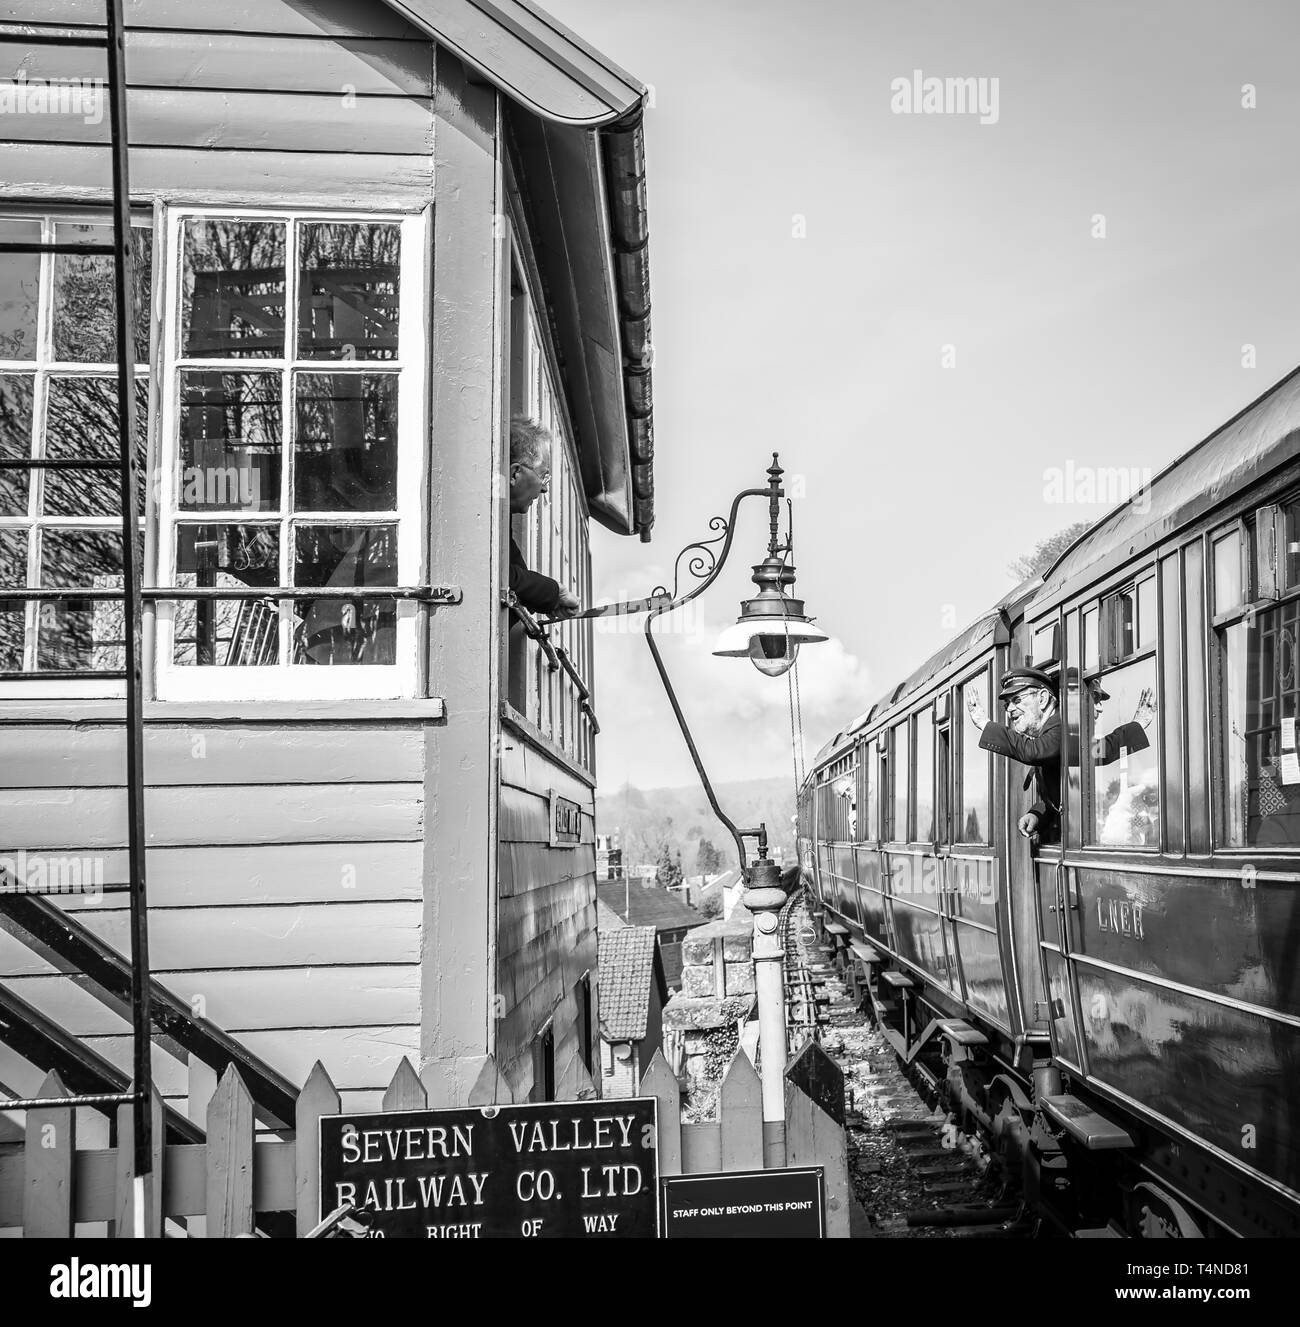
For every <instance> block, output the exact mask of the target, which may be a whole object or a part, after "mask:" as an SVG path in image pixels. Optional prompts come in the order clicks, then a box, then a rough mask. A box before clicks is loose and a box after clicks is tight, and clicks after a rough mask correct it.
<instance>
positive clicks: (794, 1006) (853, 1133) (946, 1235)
mask: <svg viewBox="0 0 1300 1327" xmlns="http://www.w3.org/2000/svg"><path fill="white" fill-rule="evenodd" d="M781 926H782V940H783V943H784V953H785V976H786V992H787V996H786V1000H787V1004H786V1023H787V1030H788V1036H789V1044H790V1052H791V1054H792V1055H793V1054H795V1053H796V1052H797V1051H798V1049H799V1047H800V1046H801V1045H803V1043H804V1041H805V1040H806V1039H807V1038H809V1037H811V1038H812V1039H813V1040H815V1041H817V1042H819V1043H820V1044H821V1047H822V1049H823V1050H825V1051H826V1052H827V1054H828V1055H830V1056H831V1058H832V1059H833V1060H835V1061H836V1063H837V1064H838V1065H839V1066H840V1068H841V1069H842V1070H843V1072H844V1086H845V1096H846V1106H847V1110H848V1114H847V1119H846V1124H847V1130H846V1133H847V1141H848V1151H849V1174H850V1177H851V1181H852V1184H853V1189H854V1194H855V1196H856V1198H857V1200H858V1202H859V1203H860V1204H861V1205H862V1207H863V1209H864V1210H865V1211H866V1213H867V1215H868V1217H869V1218H870V1221H871V1234H872V1235H876V1236H880V1237H883V1238H892V1239H899V1238H903V1239H907V1238H930V1239H1024V1238H1028V1237H1030V1236H1032V1235H1033V1234H1035V1233H1036V1228H1037V1222H1036V1220H1034V1219H1033V1217H1032V1214H1027V1213H1026V1211H1025V1209H1024V1208H1023V1206H1022V1205H1021V1203H1020V1202H1019V1200H1018V1199H1015V1198H1012V1197H1010V1196H1008V1194H1007V1193H1006V1192H1005V1190H1004V1189H1003V1187H1002V1185H1001V1184H1000V1183H999V1182H998V1180H997V1179H996V1178H995V1172H994V1171H993V1170H992V1169H991V1168H990V1165H989V1158H988V1155H987V1153H986V1152H985V1151H984V1149H983V1148H982V1147H981V1146H980V1145H979V1144H978V1143H973V1142H972V1141H971V1140H970V1139H969V1138H966V1137H964V1136H963V1135H961V1134H960V1133H958V1131H957V1129H956V1128H955V1126H954V1125H953V1124H952V1123H951V1122H950V1121H949V1120H948V1119H947V1118H946V1117H945V1116H944V1115H943V1113H942V1112H941V1111H939V1110H938V1109H936V1105H937V1100H938V1094H937V1092H936V1091H935V1086H936V1085H935V1084H934V1083H933V1081H932V1080H930V1079H929V1078H928V1076H925V1077H920V1076H918V1078H917V1079H916V1080H915V1081H914V1080H913V1079H911V1078H909V1077H908V1075H907V1074H905V1073H904V1071H903V1069H902V1067H901V1066H900V1064H899V1061H898V1057H897V1056H896V1055H895V1053H894V1050H893V1047H892V1046H890V1045H889V1044H888V1042H886V1041H885V1039H884V1037H883V1036H881V1034H880V1031H879V1029H878V1028H877V1027H876V1026H875V1024H874V1022H873V1021H872V1019H871V1017H870V1015H868V1014H867V1013H865V1012H863V1010H862V1009H861V1008H860V1007H859V1005H858V1004H857V1003H856V1002H855V1000H854V999H853V996H852V995H851V994H850V992H849V990H848V988H847V987H846V986H845V984H844V982H843V981H841V979H840V977H839V975H838V973H837V972H836V970H835V965H834V962H833V960H832V958H831V955H830V952H829V951H828V950H827V949H826V948H825V947H823V945H822V944H821V942H820V941H819V940H818V938H817V935H816V932H815V930H814V929H813V927H812V925H811V923H810V920H809V918H808V913H807V910H806V907H805V904H804V902H803V899H802V897H801V896H799V895H795V896H794V897H793V898H792V899H791V901H790V903H789V904H787V906H786V908H785V910H784V911H783V912H782V915H781Z"/></svg>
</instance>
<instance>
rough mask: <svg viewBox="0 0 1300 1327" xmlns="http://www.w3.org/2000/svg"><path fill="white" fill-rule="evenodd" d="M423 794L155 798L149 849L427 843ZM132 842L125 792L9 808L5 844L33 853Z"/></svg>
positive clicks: (316, 789) (364, 788)
mask: <svg viewBox="0 0 1300 1327" xmlns="http://www.w3.org/2000/svg"><path fill="white" fill-rule="evenodd" d="M422 796H423V789H422V787H421V785H419V784H412V783H366V784H358V785H349V784H298V785H290V786H284V785H280V786H262V785H256V784H250V785H247V786H244V787H231V786H228V785H222V786H220V787H210V788H194V787H189V788H184V787H182V788H149V789H148V790H147V791H146V794H145V823H146V825H147V827H148V841H149V843H150V844H158V845H160V846H163V845H182V844H200V843H206V844H222V843H231V844H248V843H313V842H324V841H329V840H338V839H344V840H347V841H351V842H368V841H371V840H381V841H392V840H403V839H405V840H411V839H418V838H419V837H420V835H421V833H422V828H423V805H422ZM125 841H126V799H125V796H124V795H123V793H122V792H121V790H119V789H116V788H20V789H15V790H11V791H8V792H6V793H4V795H3V799H2V800H0V844H10V845H14V846H22V847H24V848H27V849H28V850H35V851H44V850H52V849H56V848H57V849H67V850H69V851H71V850H72V849H87V848H115V847H119V846H120V845H121V844H123V843H124V842H125Z"/></svg>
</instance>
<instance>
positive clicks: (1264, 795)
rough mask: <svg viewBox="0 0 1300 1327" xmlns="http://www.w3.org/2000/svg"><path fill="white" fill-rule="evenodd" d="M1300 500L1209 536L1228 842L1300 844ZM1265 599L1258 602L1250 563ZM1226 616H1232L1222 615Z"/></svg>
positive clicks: (1223, 838)
mask: <svg viewBox="0 0 1300 1327" xmlns="http://www.w3.org/2000/svg"><path fill="white" fill-rule="evenodd" d="M1295 511H1296V505H1295V504H1294V503H1291V504H1287V505H1284V506H1283V507H1281V508H1277V507H1265V508H1262V509H1261V510H1260V512H1259V513H1258V514H1257V516H1256V518H1255V521H1254V522H1253V523H1252V526H1253V528H1251V529H1250V530H1249V531H1248V533H1249V534H1250V535H1251V536H1252V538H1251V539H1250V540H1249V541H1248V543H1247V541H1244V540H1243V532H1242V530H1241V528H1240V527H1239V526H1234V527H1232V528H1231V529H1230V530H1228V531H1226V532H1224V533H1222V534H1219V535H1215V536H1213V537H1212V538H1211V548H1212V553H1213V569H1214V589H1213V604H1214V616H1215V619H1216V621H1217V622H1218V630H1217V633H1216V634H1217V638H1218V647H1219V669H1220V674H1219V688H1220V695H1221V704H1220V706H1219V712H1220V715H1221V718H1220V723H1221V729H1220V752H1221V754H1220V760H1221V763H1222V766H1223V780H1222V787H1223V793H1222V798H1223V804H1222V807H1221V808H1220V813H1219V817H1218V819H1219V827H1218V831H1217V835H1216V837H1217V841H1218V844H1219V846H1221V847H1229V848H1279V849H1291V850H1294V848H1295V845H1296V844H1297V842H1300V737H1298V735H1297V729H1298V728H1300V597H1298V596H1300V562H1297V558H1296V555H1295V554H1294V553H1292V551H1291V549H1292V548H1293V547H1294V543H1295V536H1296V531H1295V529H1294V515H1295ZM1243 543H1246V546H1247V551H1248V552H1249V551H1253V552H1254V553H1255V555H1256V557H1257V559H1258V569H1257V572H1256V575H1257V578H1258V580H1259V581H1260V582H1261V587H1260V589H1259V590H1257V591H1256V593H1257V595H1258V596H1260V597H1262V595H1263V593H1264V589H1265V586H1264V585H1263V583H1264V582H1267V586H1266V588H1267V590H1268V591H1269V592H1271V593H1274V594H1276V595H1277V596H1278V599H1277V602H1268V603H1267V605H1266V606H1263V607H1261V606H1260V605H1259V603H1258V602H1257V603H1255V604H1251V603H1249V602H1248V600H1249V599H1250V589H1249V580H1250V576H1249V571H1250V561H1249V560H1248V559H1247V558H1246V557H1243V556H1242V553H1243ZM1225 618H1226V619H1227V620H1224V619H1225Z"/></svg>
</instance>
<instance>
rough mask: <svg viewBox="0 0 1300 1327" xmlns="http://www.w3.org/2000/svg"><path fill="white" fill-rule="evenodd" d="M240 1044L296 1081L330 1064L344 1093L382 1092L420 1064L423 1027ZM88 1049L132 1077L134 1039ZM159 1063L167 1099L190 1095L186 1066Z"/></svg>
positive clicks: (162, 1059)
mask: <svg viewBox="0 0 1300 1327" xmlns="http://www.w3.org/2000/svg"><path fill="white" fill-rule="evenodd" d="M239 1040H240V1042H241V1043H242V1044H243V1045H244V1046H245V1047H247V1049H248V1050H249V1051H250V1052H252V1054H254V1055H256V1056H258V1057H259V1058H260V1059H262V1060H265V1061H266V1062H267V1063H268V1064H270V1065H271V1067H272V1068H273V1069H275V1070H276V1071H277V1072H279V1073H281V1074H283V1075H284V1076H285V1077H286V1078H287V1079H289V1081H290V1082H293V1083H305V1082H306V1081H307V1077H308V1075H309V1074H310V1073H311V1069H312V1066H313V1065H314V1064H315V1063H316V1061H317V1060H319V1061H320V1062H321V1063H322V1064H327V1065H329V1074H330V1078H332V1079H333V1080H334V1085H335V1087H338V1088H340V1089H342V1088H345V1087H350V1088H367V1089H370V1090H378V1091H381V1092H382V1091H383V1089H384V1088H385V1087H387V1086H388V1084H389V1083H390V1082H391V1081H392V1078H393V1075H394V1074H395V1073H396V1072H397V1066H398V1065H399V1064H401V1062H402V1057H403V1056H406V1058H407V1059H409V1060H411V1061H412V1063H418V1061H419V1054H420V1029H419V1026H418V1025H411V1026H390V1027H356V1028H328V1029H326V1028H298V1029H296V1030H294V1031H277V1032H249V1033H247V1034H246V1035H244V1036H242V1037H240V1038H239ZM86 1045H87V1046H89V1047H90V1048H91V1050H93V1051H95V1052H97V1053H98V1054H99V1055H102V1056H103V1057H104V1058H105V1059H106V1060H108V1061H110V1062H111V1063H113V1064H115V1065H117V1066H118V1068H120V1069H121V1070H123V1072H125V1073H130V1071H131V1038H130V1037H87V1038H86ZM153 1064H154V1074H155V1076H156V1078H157V1083H158V1090H159V1091H160V1092H161V1093H162V1094H163V1095H164V1096H172V1095H183V1094H184V1093H185V1092H186V1090H187V1083H186V1070H185V1066H184V1065H182V1064H180V1063H179V1062H178V1061H176V1060H174V1059H172V1057H171V1056H170V1055H168V1054H167V1053H166V1052H165V1051H163V1050H161V1049H159V1047H158V1046H157V1045H155V1046H154V1055H153ZM0 1081H2V1076H0Z"/></svg>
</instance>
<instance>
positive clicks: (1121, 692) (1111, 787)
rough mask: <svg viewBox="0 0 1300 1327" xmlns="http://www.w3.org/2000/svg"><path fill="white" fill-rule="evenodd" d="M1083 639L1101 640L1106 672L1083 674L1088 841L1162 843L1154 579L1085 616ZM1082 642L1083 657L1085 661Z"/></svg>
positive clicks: (1124, 844) (1139, 844)
mask: <svg viewBox="0 0 1300 1327" xmlns="http://www.w3.org/2000/svg"><path fill="white" fill-rule="evenodd" d="M1083 622H1084V631H1085V642H1086V635H1087V633H1088V632H1089V631H1091V630H1094V629H1096V630H1098V631H1099V633H1100V637H1099V640H1098V644H1097V655H1098V657H1099V658H1100V659H1101V660H1103V661H1105V663H1106V665H1107V666H1105V667H1103V668H1101V669H1099V670H1096V671H1090V670H1089V669H1088V668H1087V667H1086V666H1085V668H1084V672H1083V687H1084V692H1085V694H1083V695H1082V696H1081V697H1080V702H1081V704H1080V708H1081V711H1082V719H1083V723H1082V728H1083V731H1084V732H1085V733H1086V734H1087V735H1088V741H1089V746H1088V751H1089V761H1088V766H1089V772H1090V780H1089V785H1090V789H1091V797H1092V814H1091V819H1090V821H1089V822H1088V823H1087V828H1088V830H1089V834H1088V841H1089V842H1090V843H1092V844H1096V845H1098V846H1101V847H1116V848H1117V847H1128V848H1158V847H1159V846H1160V762H1159V757H1158V754H1157V751H1156V746H1155V736H1156V728H1155V724H1154V720H1155V695H1156V657H1155V642H1156V632H1157V628H1158V618H1157V609H1156V587H1155V577H1154V576H1147V577H1144V578H1143V579H1142V580H1139V581H1137V582H1136V583H1135V584H1133V585H1131V586H1127V587H1125V588H1124V589H1122V590H1120V591H1118V592H1117V593H1116V594H1113V595H1111V596H1109V597H1108V598H1106V599H1104V600H1103V601H1102V603H1101V606H1100V612H1099V613H1096V614H1095V615H1094V613H1093V610H1091V609H1089V610H1087V611H1085V613H1084V615H1083ZM1088 649H1089V647H1088V645H1087V644H1086V643H1085V647H1084V657H1085V659H1087V658H1088Z"/></svg>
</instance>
